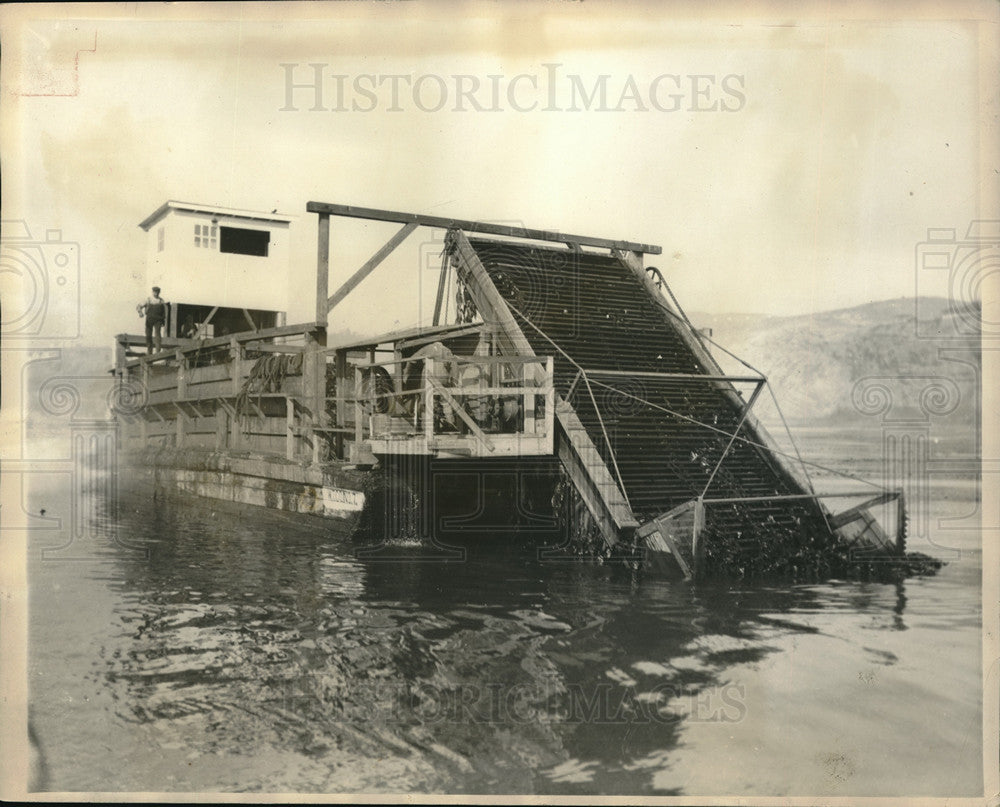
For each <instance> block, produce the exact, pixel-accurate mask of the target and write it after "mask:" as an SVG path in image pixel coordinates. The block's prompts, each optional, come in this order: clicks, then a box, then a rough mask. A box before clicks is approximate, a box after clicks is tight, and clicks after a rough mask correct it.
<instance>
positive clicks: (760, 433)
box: [115, 202, 906, 578]
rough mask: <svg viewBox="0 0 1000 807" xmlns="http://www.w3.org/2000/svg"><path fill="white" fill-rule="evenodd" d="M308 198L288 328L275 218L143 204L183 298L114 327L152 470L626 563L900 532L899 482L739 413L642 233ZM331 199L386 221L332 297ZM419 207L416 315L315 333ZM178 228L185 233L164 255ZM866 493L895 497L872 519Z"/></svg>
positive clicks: (798, 551)
mask: <svg viewBox="0 0 1000 807" xmlns="http://www.w3.org/2000/svg"><path fill="white" fill-rule="evenodd" d="M307 211H308V212H309V213H312V214H315V215H316V216H317V217H318V244H317V271H316V285H315V316H314V318H313V319H312V321H309V322H302V323H298V324H285V322H284V314H283V312H281V311H280V310H275V309H274V307H273V305H271V306H270V307H269V303H268V300H269V299H273V298H268V296H267V292H266V291H263V292H262V290H261V289H260V288H259V286H260V284H261V283H262V282H264V281H265V280H266V279H267V276H268V275H269V274H273V267H270V268H264V269H263V273H262V269H261V266H262V265H263V264H266V263H267V261H268V260H269V259H273V258H274V257H275V256H279V257H280V256H281V255H284V256H285V258H286V259H287V245H286V244H285V243H284V241H283V239H284V237H285V236H286V235H287V229H288V224H289V223H290V221H291V219H290V218H289V217H282V216H276V215H274V214H257V213H253V212H248V211H233V210H227V209H223V208H210V207H206V206H201V205H187V204H185V203H180V202H168V203H167V204H166V205H164V206H163V207H161V208H160V209H159V210H158V211H157V212H156V213H154V214H153V215H152V216H150V217H149V218H148V219H147V220H146V221H145V222H143V224H142V226H143V228H144V229H145V230H147V232H149V233H150V235H151V247H150V275H149V276H150V279H151V280H152V281H154V282H156V281H159V282H160V283H161V284H162V286H163V287H164V289H165V290H166V293H167V295H168V299H170V294H171V292H173V293H174V294H176V293H177V290H179V289H184V290H185V294H186V295H187V296H185V298H184V300H183V301H181V302H174V303H173V311H172V313H171V321H170V325H169V328H168V337H167V339H166V340H165V342H164V349H163V350H161V351H160V352H154V353H152V354H151V355H137V354H136V353H135V352H134V351H133V348H134V347H135V346H136V345H139V344H141V343H142V342H143V341H144V340H143V339H142V338H141V337H138V336H130V335H127V334H122V335H120V336H119V337H118V338H117V360H116V367H115V374H116V378H117V383H118V395H117V404H116V414H117V417H118V419H119V421H120V423H121V439H122V443H121V444H122V445H123V447H124V451H125V457H126V460H127V461H128V463H129V465H130V466H132V467H134V468H135V469H137V471H139V472H141V473H144V474H146V475H147V476H149V477H151V478H154V479H155V481H156V483H157V484H160V485H166V484H170V485H174V486H176V487H178V488H180V489H182V490H186V491H188V492H192V493H196V494H199V495H202V496H210V497H217V498H224V499H231V500H234V501H240V502H245V503H248V504H256V505H264V506H268V507H276V508H281V509H285V510H291V511H297V512H305V513H313V514H317V515H323V516H329V517H334V518H341V519H348V520H349V521H350V523H351V525H352V527H353V525H354V523H355V522H356V520H357V519H358V516H359V514H361V511H362V510H363V509H366V508H367V511H369V512H367V524H368V528H369V530H370V531H372V532H374V533H378V536H377V537H378V538H379V539H381V540H391V539H393V538H394V537H397V536H395V535H393V534H391V533H400V532H404V531H408V532H409V533H411V534H410V535H409V536H408V537H414V538H417V539H419V540H422V541H424V542H427V543H428V544H434V543H435V542H438V543H444V544H447V543H448V538H447V536H448V535H453V536H460V535H463V534H464V535H469V534H473V533H476V534H483V533H491V534H492V533H494V532H496V530H497V529H498V527H497V525H498V523H499V522H498V521H497V519H498V515H506V516H507V517H508V518H507V519H506V523H505V528H511V529H513V530H514V531H515V532H518V531H519V532H520V533H522V534H531V533H532V532H533V531H534V532H537V534H538V535H545V536H547V537H546V538H545V539H544V540H543V539H539V540H540V541H542V543H545V544H546V546H547V547H548V549H547V551H548V552H549V554H550V555H551V556H553V557H559V556H562V557H565V556H567V555H573V556H590V557H609V556H620V557H624V558H628V559H632V560H640V559H641V560H644V561H645V563H646V565H647V566H649V567H654V568H658V569H660V570H665V571H668V572H672V573H676V574H678V575H683V576H685V577H689V578H690V577H695V576H702V575H710V574H713V573H715V572H727V571H733V570H736V571H737V572H739V573H749V572H767V571H789V570H795V569H806V568H814V569H817V570H819V571H822V570H823V568H824V564H825V565H826V566H825V568H826V569H827V570H829V569H831V568H832V567H830V566H829V563H830V562H831V559H832V558H841V559H843V558H845V557H847V556H854V557H864V556H867V555H874V556H878V557H882V558H891V557H901V556H902V555H903V554H904V549H905V546H904V544H905V522H906V518H905V513H904V509H903V501H902V497H901V494H900V493H899V492H898V491H891V490H885V489H880V488H878V487H877V486H871V487H866V488H865V489H862V490H859V489H858V488H857V487H855V488H854V489H853V490H844V489H843V488H841V489H838V490H835V491H830V492H823V491H820V492H817V491H816V490H815V489H814V488H813V485H812V483H811V481H810V479H809V476H808V474H807V472H806V469H807V467H808V465H809V463H807V462H805V461H803V460H802V459H801V458H800V457H796V456H795V455H794V454H789V453H787V452H784V451H782V450H780V449H779V447H778V445H777V443H775V442H774V440H772V438H771V437H770V436H769V434H768V433H767V432H766V430H765V429H764V428H763V426H762V425H761V424H760V423H759V422H758V421H757V419H756V418H755V417H754V414H753V412H752V411H751V410H752V408H753V406H754V404H755V402H756V401H757V400H758V398H759V396H760V394H761V392H762V390H763V389H764V388H765V387H766V385H767V379H766V378H765V377H764V376H763V375H761V374H760V373H758V372H756V371H753V370H752V369H750V368H749V367H747V371H746V372H745V373H744V374H741V375H732V374H727V373H725V372H723V370H722V369H721V367H720V365H719V363H718V362H717V361H716V360H715V358H713V356H712V354H711V352H710V351H709V348H708V340H707V338H706V337H705V336H704V335H703V334H702V333H700V332H699V331H698V330H696V329H695V328H693V327H692V325H691V323H690V322H689V321H688V320H687V318H686V316H685V315H684V313H683V311H682V309H681V308H680V306H679V305H678V304H677V302H676V300H675V299H674V298H673V295H672V294H671V293H670V290H669V288H668V287H667V286H666V283H665V282H664V280H663V278H662V276H661V275H660V273H659V272H658V271H657V270H656V269H655V268H653V267H650V266H647V265H646V263H645V261H646V258H647V256H649V255H657V254H660V252H661V249H660V247H657V246H653V245H649V244H640V243H632V242H627V241H615V240H608V239H604V238H594V237H588V236H576V235H567V234H565V233H558V232H551V231H544V230H531V229H526V228H523V227H513V226H501V225H494V224H485V223H477V222H472V221H460V220H453V219H445V218H440V217H434V216H424V215H417V214H410V213H399V212H392V211H385V210H373V209H363V208H356V207H349V206H344V205H337V204H327V203H320V202H310V203H309V204H308V205H307ZM334 218H336V219H338V220H340V219H363V220H368V221H375V222H393V223H395V224H397V225H400V228H399V230H398V231H397V232H395V234H394V235H393V236H392V237H391V238H389V240H388V241H387V242H386V243H385V244H384V245H383V246H382V247H381V248H380V249H378V250H377V251H376V252H375V254H374V255H372V257H371V258H370V259H369V260H367V261H366V262H365V263H364V264H363V265H362V266H361V267H360V268H358V269H357V270H356V271H354V272H353V273H352V274H350V275H349V276H346V279H344V280H343V281H342V285H340V286H339V288H336V289H335V290H333V291H332V293H331V291H330V287H329V279H330V266H329V264H330V248H331V242H330V225H331V219H334ZM419 228H429V229H430V231H431V232H432V234H433V233H435V232H436V233H438V234H439V235H438V237H437V244H438V248H439V249H440V250H441V263H440V271H439V274H438V275H437V281H438V284H437V293H436V298H435V306H434V314H433V321H432V324H431V325H427V326H423V327H414V328H412V329H409V330H402V331H397V332H394V333H385V334H380V335H376V336H371V337H366V338H364V339H363V340H360V341H359V340H353V341H350V342H345V343H336V344H334V343H331V342H332V341H333V340H331V339H328V332H327V329H328V321H329V317H330V313H331V311H332V310H333V309H334V308H335V307H336V306H337V305H338V304H340V303H341V302H342V301H343V300H344V299H345V298H346V297H347V296H348V295H349V294H350V293H351V292H352V291H353V290H354V289H355V288H356V287H357V286H358V285H359V284H360V283H361V282H362V281H363V280H364V279H365V278H366V277H367V276H368V275H369V274H371V273H372V272H373V271H375V270H376V268H377V267H378V266H379V265H380V264H381V263H382V262H383V261H384V260H385V259H386V257H387V256H388V255H389V254H390V253H392V252H393V251H394V250H395V249H396V248H397V247H399V246H400V244H402V243H403V242H404V240H406V239H407V238H408V237H409V236H410V235H411V234H412V233H413V232H414V231H415V230H417V229H419ZM442 235H443V237H442ZM192 238H193V242H192ZM178 239H180V240H181V241H183V242H184V244H185V249H187V250H188V254H187V255H186V257H185V256H184V255H182V256H180V259H179V264H177V265H178V266H180V267H181V268H172V265H171V263H170V260H169V259H168V258H169V255H170V247H171V244H173V243H174V242H175V241H177V240H178ZM192 250H193V251H192ZM196 259H197V261H203V262H204V261H221V263H219V264H213V265H215V266H222V267H223V268H222V270H220V271H223V272H224V273H228V275H226V277H227V278H228V281H227V282H226V283H225V284H222V285H219V284H216V287H215V288H216V289H220V288H221V289H223V292H218V291H213V290H211V289H207V290H203V291H199V292H198V293H197V294H196V293H195V292H194V291H191V290H192V289H196V288H197V286H198V284H199V282H203V281H200V280H199V277H201V276H202V275H203V272H202V271H200V270H199V269H198V265H197V261H196ZM192 262H194V265H193V266H192ZM262 262H263V263H262ZM206 265H207V264H206ZM184 272H187V273H188V274H187V275H185V274H184ZM254 273H258V274H257V275H255V274H254ZM338 275H339V272H338ZM215 276H216V277H217V276H218V272H216V274H215ZM270 280H271V282H272V283H273V277H271V278H270ZM382 288H383V290H384V289H385V288H386V287H385V286H383V287H382ZM234 289H236V290H242V291H239V292H238V293H245V294H248V295H249V297H245V298H244V299H236V297H234V296H233V295H234V294H237V296H238V293H237V292H234ZM212 294H218V295H220V298H219V299H217V300H214V301H213V299H211V296H212ZM199 295H200V296H199ZM225 295H229V297H226V298H225V299H223V297H225ZM180 323H186V324H185V325H181V324H180ZM366 499H367V505H366ZM837 503H840V504H842V505H844V506H842V507H834V506H833V505H835V504H837ZM876 507H880V508H882V510H883V511H884V512H888V513H890V514H891V515H892V517H891V518H890V519H888V520H889V521H891V522H894V529H893V531H892V532H893V534H892V536H891V537H890V535H889V534H887V532H886V530H885V529H884V528H883V527H882V526H881V525H880V524H879V522H878V521H876V519H875V518H874V516H873V512H872V511H873V509H874V508H876ZM362 520H363V521H364V520H366V519H362ZM553 535H555V536H556V537H555V538H553Z"/></svg>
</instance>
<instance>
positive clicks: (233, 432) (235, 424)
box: [229, 414, 241, 449]
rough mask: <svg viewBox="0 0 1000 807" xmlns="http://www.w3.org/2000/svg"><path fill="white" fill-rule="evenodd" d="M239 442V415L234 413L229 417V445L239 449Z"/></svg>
mask: <svg viewBox="0 0 1000 807" xmlns="http://www.w3.org/2000/svg"><path fill="white" fill-rule="evenodd" d="M240 442H241V437H240V418H239V415H236V414H234V415H233V416H232V417H231V418H229V447H230V448H235V449H239V448H240Z"/></svg>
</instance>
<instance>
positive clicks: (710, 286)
mask: <svg viewBox="0 0 1000 807" xmlns="http://www.w3.org/2000/svg"><path fill="white" fill-rule="evenodd" d="M793 8H794V7H793V6H792V5H789V6H785V7H777V10H776V11H773V12H772V13H760V14H758V15H757V16H756V17H753V18H751V17H750V16H748V15H747V14H746V12H745V11H744V12H740V11H739V10H738V9H739V7H737V6H733V7H730V10H729V12H726V11H723V10H715V11H713V12H712V15H711V16H703V17H700V18H699V17H698V16H695V15H694V12H691V11H688V10H685V9H684V8H682V7H680V6H667V5H654V4H651V3H650V4H618V5H615V6H613V7H612V6H609V5H607V4H604V3H599V2H591V0H588V2H586V3H565V4H533V5H507V4H504V5H499V4H489V5H480V4H471V3H464V4H463V3H424V2H415V3H410V4H388V3H377V4H375V3H371V4H370V3H353V4H337V5H336V6H320V5H318V4H309V5H307V6H304V7H296V6H284V7H282V8H275V7H272V6H268V5H266V4H264V5H253V4H249V5H239V4H221V5H219V6H210V5H205V6H201V7H199V8H194V7H191V6H185V5H183V4H181V5H177V6H160V5H152V6H147V5H144V4H139V5H138V6H135V5H120V6H65V7H62V8H50V9H49V10H48V11H46V10H45V9H44V8H39V7H36V6H32V7H30V8H16V7H14V8H12V7H10V6H8V7H7V8H5V9H3V11H2V13H4V14H5V15H7V16H6V18H5V20H4V22H5V24H4V25H3V28H2V35H3V43H2V44H3V70H2V84H3V87H2V89H3V100H2V103H3V118H4V129H3V141H2V158H3V179H4V184H3V218H4V219H5V220H23V221H24V223H25V224H26V225H27V226H28V228H29V229H30V231H31V235H32V236H33V237H34V238H35V239H36V240H43V239H44V237H45V232H46V231H47V230H53V229H58V230H61V233H62V238H63V239H64V240H66V241H72V242H76V243H78V244H79V250H80V275H81V279H80V285H79V299H80V301H81V310H82V330H83V333H84V335H85V340H86V341H88V342H97V343H104V342H105V341H106V340H107V339H108V338H109V337H110V336H111V335H112V334H114V333H116V332H119V331H123V330H128V331H131V332H138V331H139V329H140V326H141V323H140V321H139V320H138V319H137V317H136V315H135V311H134V306H135V303H136V302H137V301H138V300H140V299H142V297H143V296H144V295H145V293H146V292H147V290H146V288H145V276H144V265H143V261H144V254H145V252H144V250H145V240H144V239H145V237H146V235H145V233H143V232H142V230H140V229H139V228H138V226H137V225H138V223H139V222H140V221H141V220H142V219H143V218H145V217H146V216H147V215H148V214H149V213H151V212H152V211H153V210H154V209H155V208H156V207H158V206H159V205H160V204H161V203H162V202H163V201H165V200H166V199H179V200H184V201H191V202H200V203H205V204H221V205H226V206H231V207H238V208H248V209H258V210H264V211H270V210H272V209H274V208H277V209H278V210H279V211H280V212H283V213H288V214H292V215H296V216H298V219H297V220H296V222H295V223H294V224H293V233H294V236H293V251H294V260H293V264H294V265H293V268H292V272H291V278H290V279H289V282H291V283H292V284H293V288H294V289H295V292H294V296H295V297H296V298H297V299H298V300H299V301H300V302H301V303H303V304H304V308H305V309H308V308H309V306H310V305H311V299H312V298H311V295H312V291H313V280H312V273H313V271H314V266H315V257H314V251H315V233H316V221H315V218H316V217H315V216H314V215H312V214H308V213H306V212H305V205H306V202H307V201H309V200H319V201H329V202H340V203H346V204H355V205H363V206H368V207H382V208H389V209H396V210H406V211H413V212H425V213H432V214H435V215H441V216H453V217H458V218H467V219H479V220H490V221H506V222H523V223H525V224H526V225H527V226H531V227H539V228H552V229H559V230H563V231H566V232H573V233H581V234H592V235H597V236H606V237H614V238H625V239H631V240H636V241H642V242H646V243H654V244H660V245H662V246H663V255H661V256H658V257H656V258H651V259H650V260H649V263H653V264H655V265H657V266H659V267H660V268H661V269H662V270H663V271H664V273H665V274H666V275H667V277H668V280H669V281H670V282H671V284H672V286H673V288H674V290H675V292H676V293H677V295H678V296H679V298H680V299H681V302H682V304H683V305H684V306H685V307H686V308H688V309H690V310H702V311H710V312H727V311H738V312H764V313H775V314H794V313H803V312H810V311H816V310H823V309H829V308H837V307H844V306H851V305H855V304H860V303H865V302H869V301H872V300H880V299H886V298H891V297H899V296H901V295H907V296H910V295H913V294H914V291H915V288H917V281H918V277H917V271H916V269H915V266H914V249H915V247H916V245H917V244H918V243H919V242H920V241H921V240H923V239H924V238H925V236H926V231H927V229H928V228H929V227H954V228H957V229H958V231H959V232H958V234H959V236H962V235H964V233H965V230H966V227H967V226H968V223H969V221H970V220H972V219H975V218H981V217H983V216H984V211H982V210H981V201H980V200H981V197H982V194H983V190H982V187H981V186H982V182H983V181H984V179H985V181H986V182H992V183H995V181H996V179H995V177H989V176H986V177H984V175H983V169H982V167H981V162H982V160H981V157H982V155H981V153H980V149H981V142H980V137H981V123H982V121H981V117H982V110H981V103H982V102H981V98H982V97H984V96H985V94H986V92H987V91H989V90H990V88H989V87H987V88H984V87H982V86H981V84H982V75H981V73H982V71H983V64H982V61H981V59H982V55H981V50H980V48H981V45H980V42H979V41H978V37H979V36H980V32H981V28H979V27H977V25H976V24H975V23H973V22H969V21H963V20H962V19H958V18H960V17H962V16H963V13H964V16H966V17H968V16H970V15H972V14H974V13H976V12H977V10H978V12H979V13H978V15H979V16H983V14H984V13H986V14H993V15H994V16H995V10H993V11H990V9H991V8H992V7H991V6H988V5H987V6H968V7H963V6H961V5H957V6H956V5H953V6H952V8H953V9H958V10H959V11H956V12H955V13H953V14H951V16H953V17H955V18H956V19H952V20H935V19H931V18H928V17H926V15H925V18H924V19H917V18H916V17H914V18H913V19H910V20H893V19H890V18H889V17H888V16H887V15H888V14H889V12H890V11H892V12H895V11H897V10H902V5H901V4H891V5H889V4H886V5H885V6H879V5H874V6H869V7H868V10H867V11H865V12H863V13H861V14H859V13H858V12H857V10H856V9H855V11H854V12H853V14H854V15H855V19H848V18H847V17H844V18H843V19H841V18H838V17H836V16H831V14H832V13H833V12H828V13H827V15H826V16H823V15H821V14H811V15H806V16H799V17H796V13H795V12H793V10H792V9H793ZM831 8H832V9H833V10H834V11H836V10H837V6H835V5H832V6H831ZM963 9H964V12H962V10H963ZM984 9H985V11H984ZM883 12H884V13H883ZM15 15H18V16H17V17H16V19H15ZM46 16H48V17H49V19H45V17H46ZM57 17H64V19H57ZM307 17H313V18H314V19H307ZM859 17H868V19H861V18H859ZM311 64H318V65H321V67H320V68H319V71H320V72H319V75H320V77H321V79H322V82H323V83H322V87H321V98H320V99H319V104H318V105H317V103H316V100H317V99H316V94H315V92H314V91H313V90H312V89H310V88H309V87H305V88H298V89H293V90H292V91H291V95H289V88H288V86H287V80H288V78H289V77H291V78H292V80H293V81H295V82H298V83H303V84H304V83H307V82H310V81H314V76H315V75H316V74H315V73H314V70H315V69H316V68H313V67H311V66H310V65H311ZM282 65H291V67H282ZM336 76H341V77H342V78H336ZM393 76H396V77H398V78H393ZM455 76H462V77H463V78H459V79H456V78H455ZM518 76H521V78H516V77H518ZM602 76H605V77H606V78H602ZM602 86H603V88H604V90H605V96H604V97H603V99H602V97H601V96H600V90H601V88H602ZM338 88H342V89H343V92H342V93H339V94H338ZM394 89H395V91H396V97H395V98H394V97H393V90H394ZM462 90H467V91H468V92H467V94H466V95H465V96H462V95H461V91H462ZM316 106H319V107H321V108H319V109H314V107H316ZM438 107H440V108H438ZM993 115H994V116H995V110H994V112H993ZM988 212H989V211H986V213H987V214H988ZM393 230H394V227H393V226H392V225H388V226H385V225H380V226H375V225H372V226H368V227H366V226H363V225H360V224H359V223H357V222H351V221H339V222H338V221H336V220H335V225H334V244H335V253H334V266H333V277H332V279H331V290H332V289H333V288H336V286H337V285H338V283H339V281H342V280H343V279H344V278H346V276H347V275H348V274H349V273H351V272H353V271H354V269H355V268H356V267H357V265H359V264H360V263H361V262H363V261H364V259H365V258H367V257H368V255H369V254H371V252H373V251H374V250H375V249H376V248H377V247H378V246H379V245H380V243H381V241H383V240H385V238H386V237H388V235H390V234H391V233H392V232H393ZM6 235H7V233H6V232H5V236H6ZM429 235H430V234H428V237H429ZM424 240H426V238H425V239H424ZM408 244H409V248H408V249H404V250H400V251H399V253H398V255H397V256H395V259H394V260H392V261H390V262H387V263H386V264H384V265H383V267H381V268H380V269H379V270H378V271H377V272H376V273H375V274H374V275H373V276H372V277H371V278H370V279H369V280H368V281H366V282H365V283H364V284H363V285H362V286H360V287H359V288H358V290H357V291H355V293H354V294H353V295H352V297H350V298H348V301H347V302H345V303H344V304H343V305H342V306H341V307H338V308H337V309H336V310H335V311H334V313H333V317H332V319H331V326H332V327H333V328H334V329H339V328H351V329H353V330H355V331H371V330H372V329H377V330H388V329H391V328H393V327H398V326H400V325H408V324H411V323H414V322H416V321H418V320H421V319H422V320H424V321H426V320H427V319H428V318H429V313H430V311H429V306H428V297H429V298H430V299H431V300H432V299H433V283H432V282H429V281H430V280H432V276H433V272H428V271H426V269H427V268H428V267H429V265H430V264H431V263H434V265H435V266H436V263H435V260H436V250H435V248H434V246H433V245H429V246H428V245H425V246H424V247H423V249H422V250H421V239H418V238H417V237H416V236H414V237H413V239H411V241H410V242H408ZM421 255H423V258H421ZM427 256H431V258H428V257H427ZM432 258H433V260H432ZM421 262H422V263H423V266H424V270H423V271H422V270H421ZM8 280H9V278H8ZM276 282H281V283H284V282H285V281H284V279H276ZM70 285H71V284H70ZM920 290H921V291H922V292H925V293H935V294H942V293H944V290H943V289H942V288H930V287H923V288H921V289H920ZM15 292H16V290H15ZM58 292H59V293H62V295H63V296H62V297H59V296H58V293H57V292H56V291H53V296H52V308H51V314H52V316H70V317H71V316H74V314H73V305H75V301H74V300H75V298H74V295H75V294H76V292H75V291H72V290H71V291H66V287H63V288H62V289H60V290H58ZM165 292H166V295H167V297H168V298H171V297H173V298H179V297H182V293H181V290H177V289H166V290H165ZM6 293H7V295H8V296H7V299H6V300H5V305H9V300H10V299H11V297H10V294H11V292H10V290H9V289H8V290H7V292H6Z"/></svg>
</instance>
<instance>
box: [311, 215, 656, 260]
mask: <svg viewBox="0 0 1000 807" xmlns="http://www.w3.org/2000/svg"><path fill="white" fill-rule="evenodd" d="M306 210H307V211H308V212H309V213H319V215H320V216H321V217H322V216H346V217H348V218H355V219H370V220H372V221H395V222H397V223H399V224H416V225H418V226H421V227H440V228H443V229H446V230H456V229H457V230H464V231H465V232H470V233H485V234H487V235H500V236H506V237H508V238H531V239H534V240H536V241H554V242H556V243H559V244H570V245H572V244H576V245H579V246H585V247H600V248H602V249H617V250H626V251H629V252H638V253H646V254H649V255H659V254H660V253H661V252H663V249H662V247H658V246H656V245H655V244H638V243H634V242H632V241H616V240H614V239H611V238H594V237H592V236H589V235H569V234H567V233H559V232H555V231H553V230H531V229H528V228H526V227H511V226H507V225H502V224H487V223H484V222H478V221H468V220H466V219H449V218H444V217H442V216H425V215H423V214H421V213H400V212H398V211H394V210H377V209H375V208H370V207H354V206H352V205H335V204H329V203H327V202H308V203H307V204H306Z"/></svg>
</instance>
